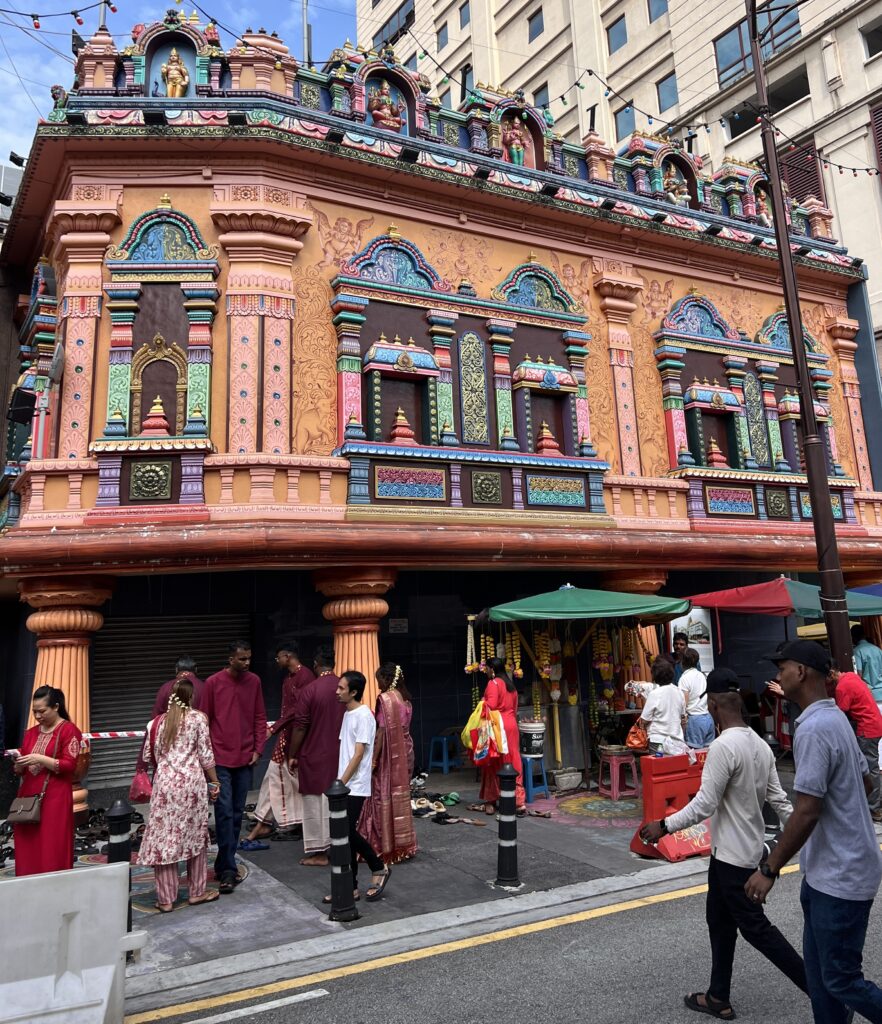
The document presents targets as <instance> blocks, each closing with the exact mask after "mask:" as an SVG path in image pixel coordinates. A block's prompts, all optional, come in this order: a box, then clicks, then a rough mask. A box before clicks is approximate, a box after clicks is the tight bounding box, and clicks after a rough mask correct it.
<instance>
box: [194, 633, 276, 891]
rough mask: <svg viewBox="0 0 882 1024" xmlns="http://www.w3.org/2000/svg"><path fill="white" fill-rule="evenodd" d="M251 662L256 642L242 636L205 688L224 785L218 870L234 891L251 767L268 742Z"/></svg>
mask: <svg viewBox="0 0 882 1024" xmlns="http://www.w3.org/2000/svg"><path fill="white" fill-rule="evenodd" d="M250 665H251V645H250V644H247V643H245V642H244V641H241V640H237V641H236V642H235V643H233V644H231V645H230V660H229V665H228V666H227V667H226V668H225V669H222V670H221V671H220V672H215V674H214V675H213V676H209V678H208V679H206V680H205V687H204V689H203V691H202V710H203V711H204V712H205V714H206V715H207V716H208V727H209V732H210V734H211V745H212V747H213V748H214V759H215V762H216V768H217V777H218V780H219V781H220V784H221V790H220V795H219V796H218V798H217V803H216V804H215V805H214V827H215V831H216V833H217V857H216V858H215V861H214V873H215V877H216V878H218V879H219V880H220V891H221V892H222V893H225V894H226V893H231V892H232V891H233V887H234V886H235V885H236V884H237V881H238V875H237V873H236V846H237V845H238V842H239V832H240V830H241V828H242V815H243V813H244V811H245V801H246V800H247V799H248V790H249V789H250V788H251V767H252V765H254V764H256V762H257V761H258V760H259V759H260V755H261V754H262V753H263V747H264V744H265V743H266V708H265V706H264V703H263V691H262V689H261V685H260V678H259V677H258V676H256V675H255V674H254V673H253V672H249V671H248V669H249V666H250Z"/></svg>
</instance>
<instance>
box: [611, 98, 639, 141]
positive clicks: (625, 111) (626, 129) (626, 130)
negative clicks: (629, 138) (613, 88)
mask: <svg viewBox="0 0 882 1024" xmlns="http://www.w3.org/2000/svg"><path fill="white" fill-rule="evenodd" d="M636 126H637V124H636V120H635V117H634V107H633V106H632V105H631V104H630V103H629V104H628V106H627V107H622V109H621V110H617V111H616V139H617V140H618V139H623V138H624V137H625V136H626V135H630V134H631V132H633V131H634V129H635V128H636Z"/></svg>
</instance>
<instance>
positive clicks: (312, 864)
mask: <svg viewBox="0 0 882 1024" xmlns="http://www.w3.org/2000/svg"><path fill="white" fill-rule="evenodd" d="M319 857H321V858H322V859H321V860H319V859H318V858H319ZM298 863H299V864H301V865H302V866H303V867H305V868H326V867H327V866H328V865H329V864H330V863H331V861H330V860H329V858H328V855H327V854H326V853H310V854H308V855H307V856H306V857H301V858H300V861H299V862H298Z"/></svg>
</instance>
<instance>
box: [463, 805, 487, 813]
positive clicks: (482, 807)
mask: <svg viewBox="0 0 882 1024" xmlns="http://www.w3.org/2000/svg"><path fill="white" fill-rule="evenodd" d="M466 810H469V811H481V813H483V812H484V811H486V810H487V805H486V804H483V803H482V804H469V805H468V807H467V808H466Z"/></svg>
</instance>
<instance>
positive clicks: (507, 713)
mask: <svg viewBox="0 0 882 1024" xmlns="http://www.w3.org/2000/svg"><path fill="white" fill-rule="evenodd" d="M487 670H488V671H487V675H489V676H490V680H489V681H488V683H487V687H486V689H485V690H484V706H485V707H486V708H487V710H488V711H498V712H499V714H500V716H501V717H502V728H503V729H504V730H505V738H506V740H507V741H508V753H507V754H506V755H505V756H504V757H503V759H502V763H503V764H510V765H511V766H512V767H513V768H514V770H515V771H516V772H517V773H518V779H517V782H516V783H515V806H516V807H517V812H518V814H526V813H527V811H526V806H525V805H526V801H527V796H526V793H525V792H524V777H523V764H522V762H521V748H520V741H521V736H520V733H519V732H518V691H517V690H516V689H515V684H514V683H513V682H512V681H511V678H510V677H509V675H508V673H507V672H506V670H505V662H504V661H502V659H501V658H493V659H491V661H490V662H489V663H488V665H487ZM500 767H501V765H500V764H499V762H496V763H495V764H493V765H491V766H490V767H489V768H482V769H481V792H480V795H479V796H480V800H481V801H482V802H481V803H478V804H472V805H471V806H470V808H469V810H473V811H480V810H483V811H485V812H486V813H487V814H493V812H494V811H495V810H496V801H497V800H498V799H499V779H498V778H497V777H496V773H497V772H498V771H499V769H500Z"/></svg>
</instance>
